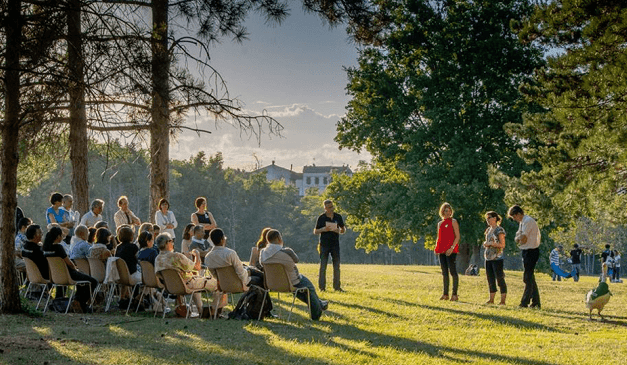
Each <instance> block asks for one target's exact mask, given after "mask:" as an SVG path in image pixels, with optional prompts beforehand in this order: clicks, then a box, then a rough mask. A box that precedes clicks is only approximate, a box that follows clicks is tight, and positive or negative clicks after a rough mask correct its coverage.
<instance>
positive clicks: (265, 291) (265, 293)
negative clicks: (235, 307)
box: [257, 290, 268, 322]
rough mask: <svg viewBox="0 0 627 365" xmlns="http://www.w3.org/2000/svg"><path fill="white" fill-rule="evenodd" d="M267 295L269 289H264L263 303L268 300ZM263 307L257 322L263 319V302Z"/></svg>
mask: <svg viewBox="0 0 627 365" xmlns="http://www.w3.org/2000/svg"><path fill="white" fill-rule="evenodd" d="M266 295H268V291H267V290H264V291H263V302H262V303H265V302H266ZM261 308H262V310H260V311H259V317H257V322H259V321H261V314H262V313H263V304H262V307H261Z"/></svg>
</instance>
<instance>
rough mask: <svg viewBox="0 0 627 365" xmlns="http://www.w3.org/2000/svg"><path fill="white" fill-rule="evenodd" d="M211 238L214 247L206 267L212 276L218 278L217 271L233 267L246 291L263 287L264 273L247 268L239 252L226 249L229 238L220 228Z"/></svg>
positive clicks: (206, 261)
mask: <svg viewBox="0 0 627 365" xmlns="http://www.w3.org/2000/svg"><path fill="white" fill-rule="evenodd" d="M209 238H210V239H211V242H213V244H214V247H213V248H212V249H211V251H209V253H208V254H207V256H205V266H207V268H209V271H211V275H213V276H215V277H217V275H216V269H219V268H221V267H227V266H233V269H235V273H236V274H237V276H238V277H239V279H240V281H241V282H242V288H243V289H244V291H247V290H248V286H250V285H257V286H263V273H262V272H261V271H259V270H257V269H255V268H252V267H247V266H245V265H244V264H242V261H241V260H240V259H239V256H237V252H235V251H234V250H232V249H230V248H228V247H226V240H227V237H226V235H225V234H224V231H222V230H221V229H220V228H214V229H212V230H211V233H209Z"/></svg>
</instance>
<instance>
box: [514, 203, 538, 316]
mask: <svg viewBox="0 0 627 365" xmlns="http://www.w3.org/2000/svg"><path fill="white" fill-rule="evenodd" d="M507 215H508V216H509V217H510V218H512V219H513V220H515V221H516V222H518V224H519V226H518V231H517V232H516V237H515V238H514V241H516V243H517V244H518V248H520V250H521V251H522V259H523V267H524V270H525V271H524V273H523V281H524V283H525V291H524V292H523V296H522V298H521V299H520V307H522V308H527V307H528V306H529V303H531V307H535V308H538V309H540V292H539V291H538V284H536V277H535V274H534V270H535V269H536V263H537V262H538V259H539V258H540V248H539V247H540V238H541V236H540V229H539V228H538V224H537V223H536V221H535V220H534V219H533V218H531V217H530V216H528V215H525V213H524V211H523V209H522V208H521V207H520V206H518V205H514V206H512V207H511V208H509V211H508V212H507Z"/></svg>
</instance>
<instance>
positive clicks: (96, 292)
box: [89, 283, 102, 307]
mask: <svg viewBox="0 0 627 365" xmlns="http://www.w3.org/2000/svg"><path fill="white" fill-rule="evenodd" d="M101 288H102V283H98V285H96V289H94V292H93V294H92V295H91V303H89V305H91V306H92V307H93V306H94V303H95V302H96V294H98V292H99V291H100V289H101Z"/></svg>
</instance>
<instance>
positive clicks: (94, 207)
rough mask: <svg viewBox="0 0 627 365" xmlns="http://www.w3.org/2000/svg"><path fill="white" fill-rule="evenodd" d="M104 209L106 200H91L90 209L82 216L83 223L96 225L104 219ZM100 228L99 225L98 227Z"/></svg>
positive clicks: (90, 225) (89, 225) (91, 225)
mask: <svg viewBox="0 0 627 365" xmlns="http://www.w3.org/2000/svg"><path fill="white" fill-rule="evenodd" d="M103 209H104V201H102V200H100V199H96V200H94V201H92V202H91V207H90V211H89V212H87V213H85V215H83V218H81V224H84V225H86V226H87V227H95V225H96V223H98V222H99V221H102V215H101V213H102V210H103ZM96 228H98V227H96Z"/></svg>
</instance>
